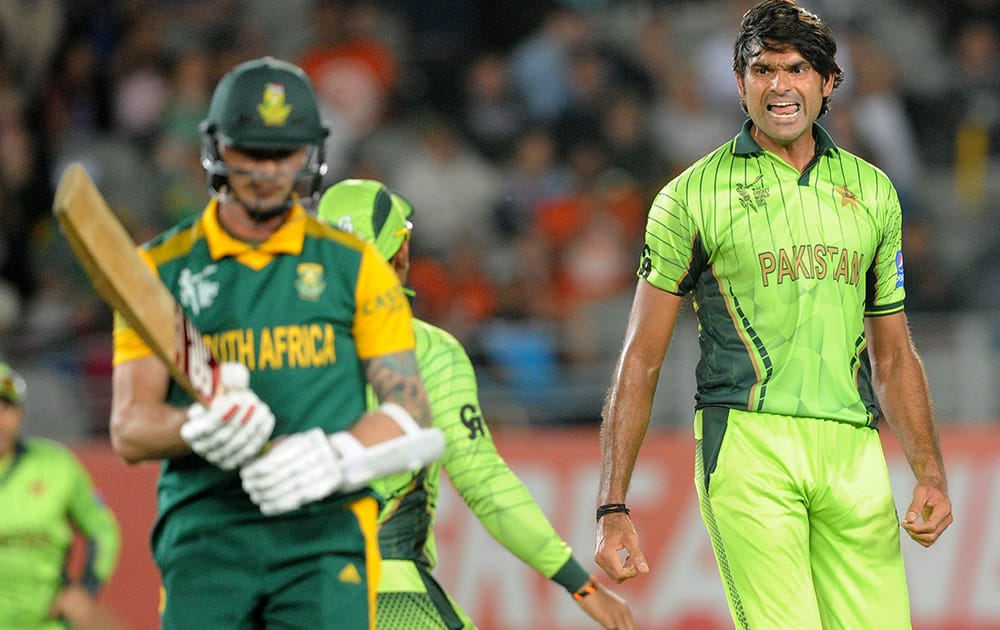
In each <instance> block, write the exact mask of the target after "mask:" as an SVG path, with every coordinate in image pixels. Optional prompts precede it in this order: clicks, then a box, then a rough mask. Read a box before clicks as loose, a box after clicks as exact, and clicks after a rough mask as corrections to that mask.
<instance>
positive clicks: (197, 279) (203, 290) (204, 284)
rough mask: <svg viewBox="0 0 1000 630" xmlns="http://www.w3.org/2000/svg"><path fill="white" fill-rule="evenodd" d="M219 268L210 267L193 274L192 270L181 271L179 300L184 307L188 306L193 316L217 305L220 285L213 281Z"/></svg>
mask: <svg viewBox="0 0 1000 630" xmlns="http://www.w3.org/2000/svg"><path fill="white" fill-rule="evenodd" d="M217 269H218V267H217V266H216V265H209V266H207V267H205V268H204V269H202V270H201V271H199V272H198V273H194V272H192V271H191V270H190V269H187V268H184V269H182V270H181V276H180V279H178V281H177V284H178V287H179V288H180V295H179V296H178V299H179V300H180V303H181V305H182V306H186V307H187V308H188V310H190V311H191V312H192V313H193V314H195V315H197V314H199V313H201V311H202V309H206V308H208V307H210V306H212V304H214V303H215V298H216V297H217V296H218V295H219V283H218V282H216V281H214V280H212V279H211V277H212V275H214V274H215V272H216V270H217Z"/></svg>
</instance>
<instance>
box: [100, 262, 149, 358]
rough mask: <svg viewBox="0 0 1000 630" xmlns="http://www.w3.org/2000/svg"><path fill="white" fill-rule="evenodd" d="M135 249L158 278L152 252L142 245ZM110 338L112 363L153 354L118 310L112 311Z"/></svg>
mask: <svg viewBox="0 0 1000 630" xmlns="http://www.w3.org/2000/svg"><path fill="white" fill-rule="evenodd" d="M136 250H137V251H138V253H139V258H140V259H141V260H142V262H144V263H146V266H147V267H149V270H150V271H152V272H153V275H154V276H156V277H157V278H159V277H160V274H159V271H158V270H157V269H156V263H155V262H154V261H153V256H152V254H150V253H149V252H148V251H146V250H145V249H143V248H142V247H138V248H136ZM112 339H113V343H112V348H114V354H113V356H112V359H111V364H112V365H118V364H120V363H126V362H128V361H132V360H134V359H141V358H143V357H148V356H150V355H151V354H153V350H152V348H150V347H149V346H148V345H147V344H146V342H145V341H143V340H142V337H140V336H139V333H138V332H136V330H135V329H134V328H132V325H131V324H129V323H128V322H127V321H125V318H124V317H122V314H121V313H119V312H118V311H115V313H114V327H113V328H112Z"/></svg>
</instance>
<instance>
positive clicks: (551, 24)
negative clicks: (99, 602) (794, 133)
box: [0, 0, 1000, 431]
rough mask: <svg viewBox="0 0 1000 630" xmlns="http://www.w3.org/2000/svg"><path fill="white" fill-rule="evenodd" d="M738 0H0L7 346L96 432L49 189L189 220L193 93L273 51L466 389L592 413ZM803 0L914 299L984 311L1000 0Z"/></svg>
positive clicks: (127, 219)
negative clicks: (652, 213)
mask: <svg viewBox="0 0 1000 630" xmlns="http://www.w3.org/2000/svg"><path fill="white" fill-rule="evenodd" d="M752 4H753V2H750V1H748V0H687V1H679V0H673V1H671V0H659V1H652V0H646V1H640V0H620V1H616V0H604V1H601V0H572V1H571V0H566V1H564V2H555V1H548V2H546V1H542V0H539V1H534V0H532V1H527V0H506V1H504V0H498V1H493V2H485V1H482V0H281V1H280V2H274V1H272V0H9V1H5V2H0V356H6V357H8V358H9V359H10V360H12V361H15V362H17V363H19V364H24V363H28V362H35V363H36V364H37V363H44V364H45V365H46V366H48V367H52V366H59V367H60V369H62V370H64V371H65V373H67V374H68V375H69V376H70V377H71V378H72V379H73V381H74V382H82V383H83V384H84V385H83V387H84V388H85V389H87V391H88V392H89V395H88V396H85V397H84V399H86V400H88V401H93V402H89V403H88V404H91V405H92V406H93V409H91V410H90V412H91V413H92V415H93V417H94V418H97V419H99V421H98V426H96V427H95V429H94V430H95V431H100V430H101V425H102V423H103V422H104V418H105V417H106V412H105V409H104V407H106V405H107V397H106V391H107V377H108V374H109V373H110V340H109V330H110V314H109V312H108V311H107V309H106V307H104V306H103V305H102V304H101V303H100V302H99V300H98V299H97V297H96V295H95V294H94V292H93V291H92V290H91V288H90V286H89V284H87V281H86V279H85V277H84V276H83V274H82V271H81V270H80V269H79V267H78V266H77V265H76V263H75V261H74V260H73V259H72V255H71V254H70V252H69V250H68V248H67V247H66V245H65V242H64V240H63V238H62V236H61V235H60V234H59V232H58V227H57V226H56V225H55V224H54V222H53V220H52V218H51V203H52V196H53V188H54V185H55V182H56V181H58V178H59V175H60V174H61V172H62V169H63V168H64V167H65V165H66V164H67V163H69V162H71V161H83V162H84V163H85V165H86V166H87V168H88V171H89V172H90V173H91V174H92V176H94V178H95V180H96V182H97V184H98V186H99V187H100V188H101V190H102V192H103V193H104V194H105V196H106V197H107V198H108V200H109V202H110V203H111V205H112V206H113V207H114V209H115V210H116V211H117V212H118V213H119V215H120V216H121V218H122V220H123V222H124V223H125V224H126V226H127V227H128V229H129V230H130V231H131V233H132V234H133V236H134V237H135V238H136V240H137V241H142V240H145V239H146V238H148V237H149V236H151V235H152V234H154V233H156V232H158V231H160V230H162V229H164V228H165V227H167V226H169V225H172V224H173V223H175V222H176V221H178V220H179V219H181V218H183V217H186V216H188V215H190V214H192V213H196V212H199V211H200V210H201V209H202V207H203V206H204V204H205V202H206V200H207V192H206V188H205V177H204V173H203V171H202V168H201V166H200V162H199V149H200V138H199V135H198V123H199V122H200V120H201V119H202V118H203V117H204V115H205V112H206V110H207V105H208V99H209V98H210V96H211V91H212V89H213V87H214V85H215V83H216V81H217V80H218V79H219V78H220V77H221V75H222V74H223V73H224V72H225V71H226V70H228V69H229V68H231V67H232V66H233V65H234V64H236V63H238V62H240V61H243V60H245V59H249V58H253V57H259V56H262V55H272V56H275V57H278V58H282V59H286V60H289V61H292V62H295V63H298V64H299V65H301V66H302V67H303V68H304V69H305V70H306V71H307V72H308V73H309V74H310V76H311V77H312V79H313V81H314V84H315V86H316V89H317V92H318V94H319V96H320V99H321V101H322V105H323V108H324V113H325V116H326V118H327V120H328V122H329V123H330V125H331V127H332V134H331V137H330V141H329V143H328V146H327V154H328V155H327V159H328V162H329V164H330V173H329V183H332V182H333V181H337V180H339V179H341V178H344V177H349V176H350V177H370V178H375V179H380V180H382V181H384V182H386V183H387V184H388V185H389V186H390V187H392V188H394V189H396V190H398V191H400V192H401V193H403V194H404V195H405V196H407V197H408V198H409V199H410V200H411V201H412V202H413V204H414V207H415V208H416V213H415V216H414V224H415V231H416V233H417V238H416V239H415V241H414V245H415V249H414V261H413V271H412V272H411V274H410V278H411V280H412V282H413V284H414V287H415V289H416V290H417V296H418V297H417V300H416V302H415V311H416V313H417V314H418V315H419V316H421V317H423V318H425V319H427V320H429V321H431V322H434V323H436V324H438V325H441V326H443V327H445V328H447V329H448V330H450V331H452V332H453V333H454V334H455V335H456V336H457V337H458V338H459V339H460V340H462V341H463V342H464V343H465V344H466V346H467V347H468V349H469V351H470V354H471V355H472V356H473V358H474V360H475V362H476V363H477V367H478V368H479V370H480V373H481V374H482V375H483V376H482V377H481V378H482V379H483V381H484V387H485V388H488V387H489V386H490V384H491V383H497V384H500V385H502V387H503V388H504V390H503V391H504V392H506V393H505V396H504V397H500V398H505V397H506V396H509V397H513V398H519V399H520V400H521V402H523V403H524V404H525V405H526V406H527V408H531V406H532V405H534V406H535V407H536V408H541V409H544V410H545V412H542V413H541V414H540V416H538V417H531V418H528V420H536V419H538V418H539V417H540V418H541V419H542V420H551V421H556V422H560V421H568V422H575V421H581V420H593V419H595V418H596V417H597V415H598V413H599V409H600V400H601V398H602V397H603V391H604V388H605V387H606V385H607V383H608V377H609V375H610V365H611V364H612V363H613V361H614V359H615V355H616V353H617V351H618V348H619V345H620V343H621V336H622V334H623V332H624V329H625V319H626V317H627V315H628V308H629V304H630V300H631V295H632V290H633V287H634V283H635V268H636V265H637V261H638V252H639V250H640V249H641V245H642V230H643V227H644V221H645V214H646V211H647V209H648V205H649V203H650V201H651V200H652V198H653V195H654V194H655V192H656V191H657V190H658V189H659V188H660V187H661V186H662V185H663V184H665V183H666V182H667V181H668V180H669V179H670V178H671V177H672V176H674V175H675V174H677V173H678V172H679V171H680V170H682V169H684V168H685V167H686V166H688V165H689V164H690V163H691V162H692V161H693V160H694V159H696V158H698V157H700V156H701V155H703V154H704V153H706V152H708V151H710V150H712V149H714V148H715V147H717V146H719V145H720V144H722V143H724V142H726V141H727V140H729V139H730V138H731V137H732V136H733V135H735V134H736V132H737V131H738V129H739V125H740V123H741V122H742V120H743V112H742V110H741V109H740V106H739V103H738V97H737V94H736V88H735V81H734V78H733V75H732V70H731V65H732V61H731V55H732V40H733V38H734V35H735V30H736V26H737V24H738V21H739V18H740V16H741V15H742V13H743V11H745V10H746V9H747V8H749V7H750V6H751V5H752ZM800 4H802V5H803V6H805V7H806V8H809V9H812V10H814V11H816V12H817V13H819V14H820V15H821V16H822V17H823V18H824V19H825V20H826V21H827V22H828V23H830V24H831V26H832V27H833V29H834V32H835V34H836V35H837V37H838V42H839V45H840V49H839V52H838V58H839V60H840V62H841V65H842V66H843V67H844V68H845V70H846V72H847V79H846V81H845V83H844V85H843V86H842V87H841V88H840V89H839V90H838V91H837V92H835V94H834V97H833V100H832V111H831V113H830V114H829V115H828V116H827V117H825V118H823V119H821V120H820V122H821V124H823V125H824V126H826V127H827V128H828V129H830V130H831V132H832V133H833V136H834V138H835V139H837V141H838V142H839V144H840V145H841V146H843V147H845V148H846V149H848V150H851V151H853V152H855V153H858V154H860V155H862V156H864V157H866V158H868V159H870V160H871V161H872V162H874V163H875V164H876V165H878V166H880V167H881V168H882V169H883V170H885V171H886V172H887V173H888V174H889V176H890V177H891V178H892V179H893V181H894V182H895V184H896V186H897V188H898V190H899V193H900V197H901V200H902V203H903V207H904V217H905V226H904V229H905V234H904V244H905V247H906V254H907V259H906V270H907V293H908V301H907V308H908V310H910V311H918V312H919V311H929V312H959V311H969V310H979V309H992V308H996V307H997V306H1000V291H998V290H997V288H996V287H998V286H1000V284H998V280H1000V256H998V255H996V254H995V251H994V247H996V246H997V243H998V242H1000V232H998V229H1000V228H998V226H1000V221H998V220H997V215H998V214H1000V201H998V199H1000V194H998V193H1000V190H998V188H1000V175H998V173H1000V169H998V168H997V165H998V160H1000V64H998V59H1000V1H998V0H800ZM567 375H569V376H567ZM574 383H576V384H577V385H578V387H577V389H575V390H574V389H572V387H573V384H574ZM555 387H563V388H564V389H563V390H562V391H563V392H564V395H563V396H562V397H561V398H560V400H559V401H558V403H557V404H554V403H553V399H552V395H551V393H552V391H553V388H555ZM567 387H569V388H570V389H568V390H567V389H565V388H567ZM500 398H498V399H497V401H496V405H497V407H496V409H497V411H496V413H495V414H494V415H496V416H500V417H501V418H504V417H505V413H506V412H505V411H504V409H506V408H505V407H503V406H502V405H503V400H500ZM560 405H561V406H560ZM510 415H511V418H510V419H512V420H517V419H518V418H515V417H513V416H514V415H516V414H514V412H510Z"/></svg>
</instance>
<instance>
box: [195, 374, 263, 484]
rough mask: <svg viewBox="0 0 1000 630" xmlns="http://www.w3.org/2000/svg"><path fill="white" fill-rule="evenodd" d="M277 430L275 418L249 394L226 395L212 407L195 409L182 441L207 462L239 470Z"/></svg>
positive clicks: (258, 399) (254, 396)
mask: <svg viewBox="0 0 1000 630" xmlns="http://www.w3.org/2000/svg"><path fill="white" fill-rule="evenodd" d="M273 429H274V414H273V413H271V408H270V407H268V406H267V404H265V403H264V402H263V401H262V400H261V399H260V398H258V397H257V395H256V394H255V393H254V392H253V391H251V390H249V389H243V390H234V391H227V392H223V393H221V394H220V395H218V396H216V397H215V398H214V399H213V400H212V402H211V404H210V405H209V406H208V407H205V406H204V405H199V404H195V405H191V407H189V408H188V421H187V422H185V423H184V424H183V425H182V426H181V437H182V438H183V439H184V441H185V442H187V443H188V445H189V446H190V447H191V450H193V451H194V452H195V453H198V454H199V455H201V456H202V457H203V458H205V459H206V460H207V461H209V462H211V463H213V464H215V465H217V466H219V467H220V468H222V469H224V470H230V469H233V468H236V467H237V466H239V465H240V464H243V463H244V462H246V461H247V460H249V459H250V458H252V457H253V456H254V455H256V454H257V453H258V452H260V449H261V448H263V446H264V444H265V443H266V442H267V439H268V438H269V437H270V435H271V431H272V430H273Z"/></svg>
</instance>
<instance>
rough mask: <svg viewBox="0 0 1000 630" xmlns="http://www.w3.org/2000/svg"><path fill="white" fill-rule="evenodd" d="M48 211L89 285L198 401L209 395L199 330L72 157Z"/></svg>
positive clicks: (214, 368)
mask: <svg viewBox="0 0 1000 630" xmlns="http://www.w3.org/2000/svg"><path fill="white" fill-rule="evenodd" d="M53 212H54V214H55V216H56V218H57V219H58V221H59V226H60V228H61V229H62V232H63V234H65V236H66V239H67V241H68V242H69V244H70V247H71V248H72V250H73V253H74V254H75V255H76V258H77V260H79V261H80V264H81V266H82V267H83V269H84V271H86V273H87V277H88V278H89V279H90V283H91V285H93V287H94V289H95V290H96V291H97V293H98V295H100V296H101V299H103V300H104V301H105V302H106V303H107V304H108V306H110V307H111V308H113V309H115V310H116V311H118V312H119V313H120V314H121V315H122V317H124V318H125V320H126V321H128V323H129V324H130V325H131V326H132V327H133V328H134V329H135V330H136V332H137V333H138V334H139V336H140V337H141V338H142V340H143V341H144V342H146V344H147V345H148V346H149V347H150V348H151V349H152V350H153V353H154V354H156V356H157V357H159V358H160V360H162V361H163V363H164V364H165V365H166V366H167V369H168V370H169V372H170V375H171V376H172V377H173V379H174V380H175V381H177V383H178V384H179V385H181V387H183V388H184V389H185V390H187V392H188V393H189V394H191V396H193V397H194V398H195V399H196V400H198V401H199V402H201V403H203V404H206V403H207V402H208V401H210V400H211V399H212V395H213V393H214V392H215V387H216V385H217V382H218V363H217V361H216V359H215V357H214V356H212V353H211V351H210V350H209V348H208V346H207V345H205V343H204V341H203V340H202V337H201V333H200V332H199V331H198V329H197V328H196V327H195V325H194V324H193V323H192V322H191V321H190V320H189V319H188V318H187V316H186V315H185V314H184V311H183V310H182V309H181V307H180V305H179V304H178V303H177V301H176V300H175V299H174V296H173V295H172V294H171V293H170V291H169V290H168V289H167V287H166V286H165V285H164V284H163V282H161V281H160V279H159V278H158V277H156V275H155V274H154V273H153V272H152V270H150V268H149V267H148V266H147V265H146V263H145V262H144V261H143V260H142V258H141V257H140V256H139V253H138V252H137V251H136V244H135V242H134V241H133V240H132V238H131V237H130V236H129V234H128V232H127V231H126V230H125V227H124V226H123V225H122V224H121V222H120V221H119V220H118V217H117V216H116V215H115V213H114V212H113V211H112V210H111V208H110V207H109V206H108V203H107V201H106V200H105V199H104V196H103V195H101V192H100V191H99V190H98V189H97V186H96V185H95V184H94V182H93V181H92V180H91V179H90V176H89V175H87V171H86V170H85V169H84V168H83V165H82V164H80V163H78V162H74V163H73V164H70V165H69V166H68V167H67V168H66V170H65V171H64V172H63V174H62V177H61V178H60V180H59V185H58V187H57V188H56V194H55V201H54V203H53Z"/></svg>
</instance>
